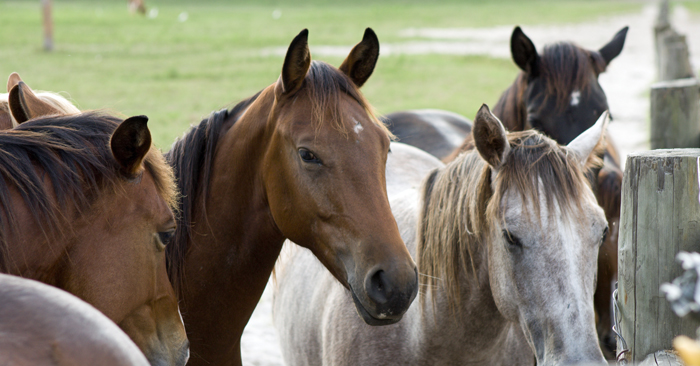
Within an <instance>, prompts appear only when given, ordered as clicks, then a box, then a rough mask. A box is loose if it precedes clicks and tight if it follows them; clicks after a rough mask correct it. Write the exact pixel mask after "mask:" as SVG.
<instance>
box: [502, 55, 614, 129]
mask: <svg viewBox="0 0 700 366" xmlns="http://www.w3.org/2000/svg"><path fill="white" fill-rule="evenodd" d="M605 68H606V63H605V60H603V57H602V56H601V55H600V53H598V52H597V51H589V50H586V49H584V48H582V47H579V46H578V45H576V44H574V43H571V42H558V43H554V44H550V45H546V46H545V47H544V50H543V51H542V54H541V55H539V67H538V75H537V77H539V78H541V79H542V80H543V82H544V85H545V91H544V97H545V100H544V101H543V103H542V104H541V106H542V108H544V107H545V106H546V104H547V103H546V101H547V99H549V98H554V100H555V101H556V104H555V107H554V108H555V110H557V111H563V110H564V109H566V107H567V106H568V105H569V100H570V97H571V93H573V92H574V91H575V90H579V91H581V92H585V91H587V90H588V88H589V87H590V84H591V82H592V81H593V79H592V78H591V77H590V73H591V71H592V72H594V73H595V74H596V75H598V74H600V73H602V72H603V71H605ZM529 80H530V76H529V75H528V74H527V73H525V72H524V71H521V72H520V73H519V74H518V76H517V77H516V78H515V81H514V82H513V84H511V86H510V87H508V89H506V91H505V92H503V94H501V97H500V98H499V100H498V102H497V103H496V106H495V107H494V109H493V111H494V114H495V115H496V116H498V117H499V118H500V119H501V120H502V121H503V123H504V124H505V127H506V129H508V130H509V131H522V130H523V129H525V120H526V118H527V111H526V110H525V105H524V103H523V94H524V93H525V90H526V89H527V84H528V81H529ZM506 111H507V112H508V114H507V115H506Z"/></svg>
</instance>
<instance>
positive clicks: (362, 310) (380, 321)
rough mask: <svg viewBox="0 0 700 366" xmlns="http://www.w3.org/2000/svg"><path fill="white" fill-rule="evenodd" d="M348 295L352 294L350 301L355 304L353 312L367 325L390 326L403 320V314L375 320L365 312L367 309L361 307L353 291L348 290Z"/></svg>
mask: <svg viewBox="0 0 700 366" xmlns="http://www.w3.org/2000/svg"><path fill="white" fill-rule="evenodd" d="M350 293H351V294H352V301H353V302H354V303H355V310H356V311H357V314H358V315H360V317H361V318H362V320H364V321H365V323H367V325H372V326H377V325H391V324H395V323H397V322H398V321H399V320H401V318H403V314H401V315H399V316H392V317H391V318H389V317H387V318H384V319H380V318H375V317H374V316H372V315H371V314H370V313H369V312H368V311H367V309H365V307H364V305H362V303H361V302H360V300H359V299H358V298H357V296H356V295H355V291H353V290H352V289H350Z"/></svg>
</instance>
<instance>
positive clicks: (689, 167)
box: [618, 149, 700, 362]
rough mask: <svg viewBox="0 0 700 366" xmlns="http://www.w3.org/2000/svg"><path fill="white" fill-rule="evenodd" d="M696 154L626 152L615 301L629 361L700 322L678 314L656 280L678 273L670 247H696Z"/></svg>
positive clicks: (699, 228)
mask: <svg viewBox="0 0 700 366" xmlns="http://www.w3.org/2000/svg"><path fill="white" fill-rule="evenodd" d="M699 158H700V149H675V150H654V151H646V152H642V153H635V154H630V155H629V156H628V157H627V164H626V167H625V174H624V181H623V188H622V211H621V218H620V241H619V256H618V271H619V272H618V281H619V285H618V286H619V287H618V304H619V306H620V313H621V314H620V315H619V317H620V318H621V323H620V328H621V333H622V336H623V337H624V338H625V340H626V341H627V346H628V347H629V348H630V353H629V354H628V355H627V359H628V360H629V361H631V362H641V361H642V360H644V358H645V357H646V356H647V355H648V354H650V353H653V352H655V351H658V350H663V349H671V342H672V340H673V337H675V336H677V335H679V334H685V335H688V336H690V337H693V338H695V336H696V334H695V330H696V329H697V328H698V326H700V322H698V321H694V320H690V319H686V318H684V319H680V318H678V317H677V316H676V315H675V314H674V313H673V311H672V310H671V306H670V304H669V303H668V302H667V301H666V298H665V297H664V296H663V295H662V294H661V293H660V291H659V286H660V285H661V284H662V283H664V282H670V281H671V280H673V279H674V278H676V277H678V276H679V275H680V274H681V273H682V269H681V267H680V265H678V263H676V261H675V257H676V253H678V252H679V251H681V250H686V251H700V203H699V202H698V197H699V194H700V188H699V183H698V179H699V176H698V165H699V164H700V160H698V159H699ZM619 344H620V343H618V345H619ZM618 352H619V350H618Z"/></svg>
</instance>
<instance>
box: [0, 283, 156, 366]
mask: <svg viewBox="0 0 700 366" xmlns="http://www.w3.org/2000/svg"><path fill="white" fill-rule="evenodd" d="M0 303H2V306H0V330H1V331H0V355H2V362H3V365H103V366H148V361H147V360H146V358H145V357H144V356H143V353H141V350H139V348H138V347H137V346H136V345H135V344H134V342H133V341H132V340H131V339H129V337H128V336H127V335H126V334H124V332H123V331H122V330H121V329H119V327H117V325H116V324H114V322H112V321H111V320H109V319H108V318H107V317H106V316H104V314H102V313H100V312H99V311H97V310H96V309H95V308H94V307H92V306H90V305H89V304H87V303H86V302H84V301H82V300H80V299H78V298H77V297H75V296H73V295H71V294H69V293H67V292H65V291H62V290H59V289H57V288H55V287H53V286H48V285H45V284H43V283H41V282H37V281H32V280H28V279H24V278H21V277H16V276H10V275H6V274H0Z"/></svg>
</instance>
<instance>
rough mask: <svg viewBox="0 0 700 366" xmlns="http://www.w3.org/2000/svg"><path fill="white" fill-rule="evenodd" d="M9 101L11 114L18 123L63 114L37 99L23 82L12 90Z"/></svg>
mask: <svg viewBox="0 0 700 366" xmlns="http://www.w3.org/2000/svg"><path fill="white" fill-rule="evenodd" d="M8 101H9V103H10V112H12V116H14V117H15V121H17V123H22V122H25V121H27V120H29V119H32V118H37V117H43V116H51V115H56V114H63V113H62V112H61V111H60V110H59V109H56V108H55V107H54V106H52V105H51V104H49V103H47V102H45V101H43V100H41V99H40V98H39V97H37V96H36V94H34V91H32V89H31V88H30V87H29V86H27V84H25V83H24V82H23V81H21V80H20V81H19V82H18V83H17V85H15V86H14V87H12V90H10V95H9V97H8Z"/></svg>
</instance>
